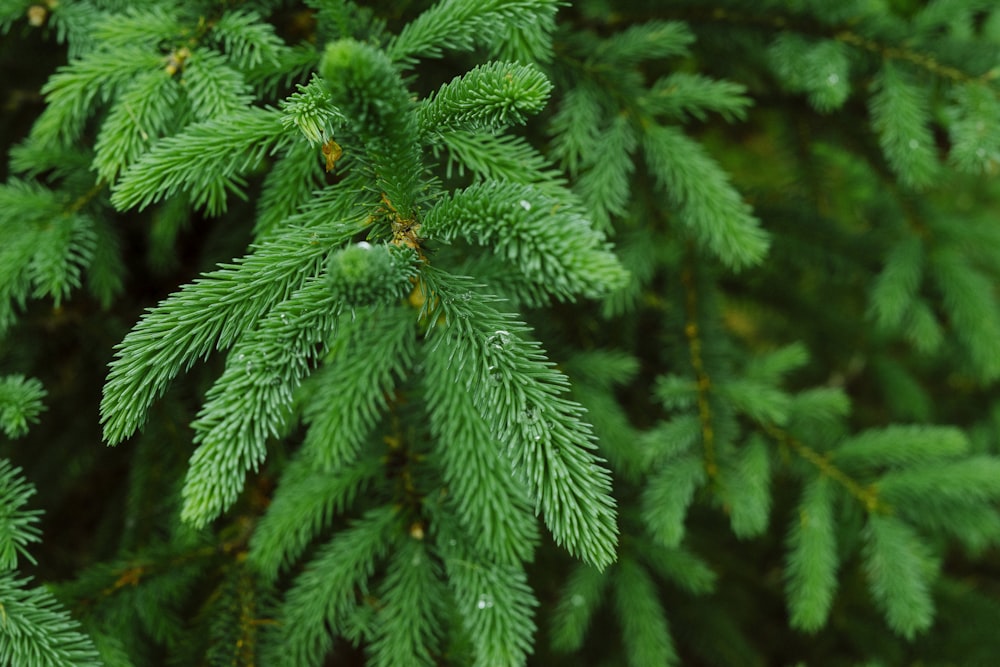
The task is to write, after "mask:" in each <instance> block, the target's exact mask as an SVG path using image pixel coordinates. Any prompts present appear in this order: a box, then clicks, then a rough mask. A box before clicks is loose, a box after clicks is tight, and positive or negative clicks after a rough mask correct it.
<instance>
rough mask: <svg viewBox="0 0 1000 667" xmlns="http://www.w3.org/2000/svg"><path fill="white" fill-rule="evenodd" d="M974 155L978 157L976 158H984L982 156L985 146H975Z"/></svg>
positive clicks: (984, 155) (984, 152) (983, 155)
mask: <svg viewBox="0 0 1000 667" xmlns="http://www.w3.org/2000/svg"><path fill="white" fill-rule="evenodd" d="M976 157H978V158H984V157H986V149H985V148H977V149H976Z"/></svg>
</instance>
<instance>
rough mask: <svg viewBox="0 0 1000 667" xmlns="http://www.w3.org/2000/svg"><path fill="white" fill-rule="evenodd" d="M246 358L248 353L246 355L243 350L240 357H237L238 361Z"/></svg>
mask: <svg viewBox="0 0 1000 667" xmlns="http://www.w3.org/2000/svg"><path fill="white" fill-rule="evenodd" d="M246 358H247V355H245V354H243V353H242V352H240V355H239V356H238V357H236V361H243V360H244V359H246Z"/></svg>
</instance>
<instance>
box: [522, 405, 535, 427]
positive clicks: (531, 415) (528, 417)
mask: <svg viewBox="0 0 1000 667" xmlns="http://www.w3.org/2000/svg"><path fill="white" fill-rule="evenodd" d="M521 419H522V420H524V423H526V424H529V425H533V424H536V423H538V410H537V409H536V408H535V406H533V405H529V406H528V407H526V408H525V409H524V410H522V411H521Z"/></svg>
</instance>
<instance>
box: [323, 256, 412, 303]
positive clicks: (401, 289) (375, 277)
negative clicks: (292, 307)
mask: <svg viewBox="0 0 1000 667" xmlns="http://www.w3.org/2000/svg"><path fill="white" fill-rule="evenodd" d="M415 259H416V253H414V252H413V251H412V250H410V249H409V248H400V247H397V246H390V245H386V244H384V243H380V244H377V245H374V246H373V245H371V244H370V243H368V242H366V241H362V242H361V243H356V244H354V245H351V246H348V247H346V248H342V249H340V250H338V251H336V252H335V253H333V254H332V255H331V256H330V260H329V262H328V263H327V270H326V276H327V281H328V282H329V284H330V288H331V289H332V290H334V291H335V292H336V293H338V294H339V295H340V296H341V298H342V299H343V300H344V303H345V304H346V305H348V306H370V305H376V304H383V303H391V302H393V301H397V300H399V299H402V298H403V297H405V296H406V295H407V294H408V293H409V291H410V289H411V287H412V286H411V285H410V278H412V277H413V276H414V275H415V270H414V261H415Z"/></svg>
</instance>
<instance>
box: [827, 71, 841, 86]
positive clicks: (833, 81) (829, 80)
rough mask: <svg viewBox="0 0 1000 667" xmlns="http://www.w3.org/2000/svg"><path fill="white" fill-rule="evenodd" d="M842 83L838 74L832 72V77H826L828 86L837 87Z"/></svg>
mask: <svg viewBox="0 0 1000 667" xmlns="http://www.w3.org/2000/svg"><path fill="white" fill-rule="evenodd" d="M838 83H840V76H838V75H837V73H836V72H831V73H830V76H828V77H826V84H827V85H828V86H836V85H837V84H838Z"/></svg>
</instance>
